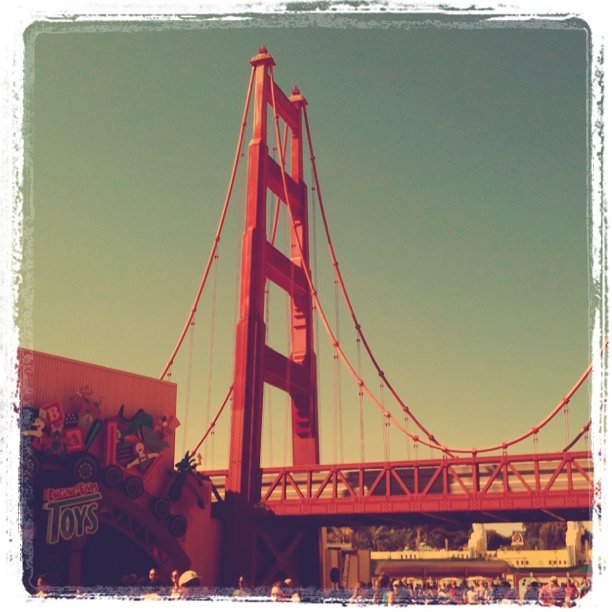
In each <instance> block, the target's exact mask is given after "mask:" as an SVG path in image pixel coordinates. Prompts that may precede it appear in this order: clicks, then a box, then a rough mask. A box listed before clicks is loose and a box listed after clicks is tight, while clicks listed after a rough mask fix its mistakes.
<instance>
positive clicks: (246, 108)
mask: <svg viewBox="0 0 612 612" xmlns="http://www.w3.org/2000/svg"><path fill="white" fill-rule="evenodd" d="M254 74H255V68H254V67H252V68H251V75H250V77H249V85H248V89H247V96H246V101H245V104H244V111H243V113H242V122H241V124H240V134H239V136H238V144H237V145H236V153H235V155H234V164H233V167H232V174H231V176H230V181H229V185H228V187H227V193H226V195H225V202H224V204H223V209H222V211H221V218H220V219H219V225H218V226H217V232H216V234H215V238H214V240H213V245H212V248H211V250H210V255H209V256H208V261H207V262H206V267H205V268H204V273H203V274H202V280H201V281H200V286H199V287H198V291H197V293H196V297H195V300H194V301H193V305H192V306H191V310H190V312H189V315H188V317H187V321H186V322H185V325H184V327H183V331H182V332H181V335H180V336H179V339H178V342H177V343H176V346H175V347H174V350H173V351H172V354H171V355H170V359H168V362H167V363H166V366H165V367H164V369H163V370H162V373H161V374H160V375H159V378H160V380H163V379H164V378H165V377H166V374H167V373H168V370H169V369H170V368H171V367H172V364H173V363H174V359H175V357H176V355H177V353H178V351H179V349H180V348H181V345H182V344H183V340H184V339H185V335H186V334H187V330H188V329H189V327H190V325H191V321H192V320H193V318H194V316H195V313H196V311H197V310H198V304H199V303H200V297H201V296H202V291H204V286H205V285H206V280H207V279H208V274H209V272H210V268H211V266H212V263H213V261H214V258H215V255H216V254H217V249H218V248H219V242H220V240H221V233H222V231H223V226H224V225H225V218H226V216H227V210H228V208H229V203H230V200H231V197H232V191H233V189H234V181H235V180H236V171H237V169H238V161H239V159H240V150H241V149H242V140H243V138H244V131H245V128H246V118H247V114H248V112H249V105H250V103H251V91H252V89H253V76H254Z"/></svg>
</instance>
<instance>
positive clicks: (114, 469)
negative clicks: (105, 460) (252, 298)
mask: <svg viewBox="0 0 612 612" xmlns="http://www.w3.org/2000/svg"><path fill="white" fill-rule="evenodd" d="M102 480H103V482H104V484H105V485H106V486H107V487H112V488H114V487H118V486H119V485H120V484H121V481H122V480H123V474H122V472H121V468H120V467H119V466H117V465H109V466H108V467H107V468H106V469H105V470H104V474H103V476H102Z"/></svg>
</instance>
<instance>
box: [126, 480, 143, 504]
mask: <svg viewBox="0 0 612 612" xmlns="http://www.w3.org/2000/svg"><path fill="white" fill-rule="evenodd" d="M124 487H125V494H126V495H127V496H128V497H129V498H130V499H136V498H137V497H140V496H141V495H142V494H143V493H144V485H143V484H142V480H141V479H140V478H138V476H130V477H129V478H128V479H127V480H126V481H125V485H124Z"/></svg>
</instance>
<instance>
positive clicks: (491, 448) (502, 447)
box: [270, 68, 608, 455]
mask: <svg viewBox="0 0 612 612" xmlns="http://www.w3.org/2000/svg"><path fill="white" fill-rule="evenodd" d="M270 77H271V78H270V80H271V99H272V106H273V109H274V114H275V128H276V138H277V142H279V141H280V132H279V126H278V116H277V115H276V99H275V94H274V77H273V71H272V68H270ZM304 119H305V124H306V131H307V133H308V140H309V143H311V138H310V129H309V125H308V119H307V114H306V112H304ZM311 153H312V148H311ZM312 157H313V158H314V154H312ZM281 161H282V164H281V167H282V168H284V159H282V160H281ZM314 176H315V182H316V184H317V186H318V182H319V181H318V175H317V174H316V169H315V172H314ZM281 179H282V184H283V190H284V195H285V199H286V201H287V202H289V190H288V187H287V180H286V176H285V172H284V171H283V172H281ZM287 210H288V211H289V214H290V217H291V227H292V230H293V232H294V236H295V240H296V244H297V245H298V247H299V249H300V252H301V255H302V262H304V261H305V258H304V249H303V245H302V244H301V240H300V237H299V233H298V231H297V226H296V223H295V220H294V219H293V215H292V214H291V207H290V206H287ZM324 224H325V226H326V232H327V233H328V227H327V223H326V219H325V218H324ZM328 235H329V234H328ZM329 246H330V248H331V244H330V245H329ZM333 261H334V267H337V266H338V262H337V260H336V258H335V256H334V257H333ZM302 267H303V270H304V274H305V278H306V281H307V283H308V286H309V290H310V292H311V295H312V299H313V303H314V305H315V307H316V309H317V311H318V313H319V316H320V318H321V322H322V323H323V326H324V327H325V330H326V332H327V334H328V336H329V338H330V340H331V341H332V344H333V346H334V349H335V351H336V352H337V354H338V356H339V357H340V358H341V359H342V361H343V362H344V364H345V366H346V367H347V369H348V370H349V372H350V373H351V375H352V376H353V378H354V379H355V381H356V382H357V384H358V385H359V386H360V387H362V388H363V389H364V390H365V392H366V394H367V395H368V397H369V398H370V399H371V400H372V401H373V403H374V404H375V405H376V406H377V408H378V409H379V410H380V411H381V413H382V414H384V415H385V416H386V417H387V418H388V419H389V421H390V422H391V423H393V424H394V425H395V427H397V428H398V429H400V430H401V431H403V432H404V433H405V434H406V435H409V436H411V437H412V439H413V440H414V442H415V443H419V444H422V445H424V446H427V447H429V448H432V449H438V450H440V451H442V452H443V453H444V454H445V455H450V454H453V453H457V454H472V455H476V454H478V453H487V452H492V451H496V450H502V451H503V452H507V449H508V447H510V446H513V445H515V444H518V443H519V442H522V441H523V440H525V439H526V438H527V437H529V436H530V435H533V434H534V433H537V432H538V431H539V430H540V429H541V428H542V427H543V426H544V425H546V424H547V423H548V422H549V421H550V420H551V419H552V418H553V417H554V416H556V414H558V413H559V411H560V410H561V409H562V408H563V407H564V406H565V405H566V404H567V403H568V402H569V401H570V399H571V398H572V396H573V395H574V394H575V393H576V391H577V390H578V389H579V388H580V387H581V386H582V384H583V383H584V381H585V380H586V378H587V377H588V376H589V374H590V373H591V371H592V367H593V366H592V364H591V365H590V366H589V367H588V368H587V370H585V372H584V373H583V375H582V376H581V377H580V378H579V379H578V381H577V382H576V384H575V385H574V386H573V387H572V389H571V390H570V392H569V393H568V394H567V395H566V396H565V397H564V398H563V399H562V400H561V402H560V403H559V404H558V405H557V406H556V407H555V408H554V409H553V410H552V411H551V412H550V413H549V415H548V416H547V417H546V418H545V419H543V421H542V422H541V423H539V424H538V425H537V426H536V427H533V428H532V429H530V430H529V431H527V432H525V433H524V434H522V435H520V436H517V437H516V438H514V439H512V440H510V441H508V442H502V443H501V444H496V445H492V446H488V447H481V448H470V449H465V448H449V447H447V446H442V445H440V444H439V443H438V442H437V441H436V440H435V437H434V436H433V435H432V434H427V435H428V440H423V439H421V438H420V437H419V436H418V435H416V434H412V433H411V432H410V431H408V430H407V429H406V428H405V427H404V426H403V425H402V424H401V423H399V422H398V421H397V420H396V419H395V417H393V415H391V413H390V412H389V411H388V410H385V408H384V407H383V406H381V404H380V402H379V401H378V400H377V398H376V397H375V396H374V394H373V393H372V391H371V390H370V389H369V388H368V386H367V385H365V383H364V381H363V380H362V379H360V378H359V376H358V375H357V372H356V371H355V369H354V367H353V366H352V364H351V363H350V361H349V360H348V358H347V357H346V355H345V353H344V351H343V350H342V348H341V346H340V343H339V342H338V340H337V339H336V337H335V336H334V333H333V331H332V329H331V327H330V324H329V321H328V320H327V317H326V316H325V313H324V311H323V308H322V305H321V302H320V300H319V297H318V295H317V291H316V289H315V287H314V285H313V282H312V277H311V275H310V271H309V270H308V267H307V266H305V265H303V266H302ZM354 321H355V324H356V325H357V326H359V323H358V322H357V320H356V319H354ZM357 331H358V332H359V333H360V337H361V338H362V341H364V346H366V347H367V343H366V342H365V339H364V338H363V336H361V329H360V327H357ZM607 345H608V342H607V341H606V344H605V346H604V348H603V349H602V351H603V350H605V348H606V347H607ZM372 358H373V356H372ZM375 363H377V362H375ZM379 375H380V376H381V377H384V372H382V370H380V368H379ZM385 380H386V379H385ZM387 382H388V381H387ZM388 388H389V389H390V391H392V389H391V388H390V387H388ZM392 393H393V395H394V397H396V399H397V400H398V401H399V402H400V404H402V405H403V406H405V404H403V402H401V399H399V396H397V395H396V393H394V392H393V391H392ZM406 409H407V406H406ZM410 414H411V418H412V419H413V420H414V422H415V424H417V425H419V427H420V428H421V431H423V432H424V433H426V432H427V430H426V429H425V428H424V427H423V426H422V425H420V423H418V421H417V420H416V418H415V417H414V415H412V413H410Z"/></svg>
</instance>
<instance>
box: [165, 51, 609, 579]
mask: <svg viewBox="0 0 612 612" xmlns="http://www.w3.org/2000/svg"><path fill="white" fill-rule="evenodd" d="M274 64H275V63H274V60H273V59H272V57H271V56H270V54H269V53H268V52H267V50H266V49H265V48H261V49H260V51H259V53H258V54H257V55H256V56H255V57H253V58H252V59H251V74H250V80H249V84H248V89H247V96H246V101H245V105H244V112H243V116H242V121H241V129H240V134H239V137H238V144H237V148H236V154H235V157H234V163H233V167H232V173H231V178H230V181H229V186H228V189H227V194H226V197H225V202H224V204H223V208H222V212H221V216H220V220H219V224H218V228H217V232H216V235H215V237H214V240H213V245H212V248H211V251H210V255H209V258H208V261H207V264H206V267H205V270H204V273H203V276H202V280H201V282H200V285H199V288H198V290H197V293H196V297H195V300H194V302H193V305H192V307H191V309H190V312H189V315H188V317H187V320H186V322H185V325H184V327H183V330H182V332H181V334H180V336H179V339H178V341H177V343H176V346H175V348H174V350H173V351H172V353H171V355H170V358H169V359H168V362H167V363H166V365H165V367H164V368H163V371H162V372H161V376H160V378H162V379H163V378H166V377H167V376H169V375H170V373H171V370H172V367H173V365H174V363H175V360H176V358H177V355H178V354H179V351H181V348H182V347H183V346H184V344H185V340H186V338H187V337H188V332H189V330H190V329H191V328H192V327H193V325H194V319H195V315H196V312H197V311H198V306H199V303H200V299H201V296H202V294H203V291H204V289H205V287H206V285H207V282H208V281H209V277H210V276H211V269H212V268H213V265H214V263H215V262H216V260H217V257H218V249H219V243H220V241H221V237H222V234H223V229H224V224H225V220H226V217H227V213H228V208H229V205H230V201H231V199H232V193H233V189H234V185H235V182H236V176H237V169H238V165H239V162H240V160H241V158H242V156H241V150H242V145H243V141H244V137H245V131H246V126H247V119H248V116H249V109H250V108H251V106H252V138H251V140H250V143H249V144H248V161H247V168H246V176H247V179H246V181H247V187H246V202H245V204H246V207H245V225H244V233H243V236H242V258H241V273H240V298H239V312H238V322H237V325H236V334H235V356H234V375H233V381H231V383H230V384H229V389H228V391H227V394H226V396H225V398H224V401H223V402H222V403H221V405H220V406H219V409H218V411H217V414H216V415H215V417H214V418H213V419H212V422H211V424H210V426H209V427H208V429H207V431H206V432H205V433H204V435H203V437H202V439H201V440H200V442H199V443H198V444H197V445H196V446H195V447H194V448H193V449H191V451H190V454H191V456H195V455H196V454H197V453H198V451H199V449H200V447H201V445H202V444H204V443H205V441H206V440H207V439H209V436H210V434H211V432H213V431H214V427H215V425H216V423H217V420H218V419H219V417H220V415H221V414H222V413H223V411H224V410H226V411H231V435H230V442H229V466H228V468H227V469H226V470H215V471H210V470H206V474H207V475H208V476H209V477H210V478H211V479H212V481H213V482H214V483H215V484H216V486H217V489H218V490H219V493H220V499H223V500H224V504H219V506H221V505H223V506H224V510H223V514H224V517H225V520H226V521H227V523H228V525H230V528H229V529H228V533H229V535H228V542H229V545H228V546H226V547H225V548H226V549H228V550H234V551H235V550H236V547H239V548H240V549H242V550H243V552H244V554H241V555H237V554H236V553H235V552H234V553H233V555H231V558H230V556H229V555H228V557H227V558H226V560H225V562H224V571H225V572H226V575H227V576H228V577H230V578H229V580H233V578H234V576H235V575H236V574H239V573H244V574H247V575H251V576H253V575H257V574H259V575H260V578H259V579H262V578H261V576H263V575H264V574H265V572H264V573H263V574H262V573H261V572H259V571H255V569H254V567H255V565H257V564H258V563H259V562H260V560H258V559H257V557H258V555H259V553H258V552H257V550H258V548H257V547H258V543H257V536H256V535H254V534H256V533H259V534H260V535H261V534H263V535H261V538H260V541H261V539H262V538H263V540H264V541H266V542H267V548H268V549H269V550H271V551H272V552H274V553H275V554H276V556H277V557H278V556H279V555H278V553H279V550H281V548H283V547H284V549H285V551H290V552H291V554H298V552H297V551H298V549H299V547H298V546H297V544H295V542H296V538H298V536H296V535H295V534H299V538H298V539H301V540H302V541H304V540H305V538H303V532H304V529H307V528H309V527H310V526H312V525H319V524H327V525H330V524H348V523H370V524H376V523H382V522H387V521H396V520H405V521H416V522H427V521H436V520H437V521H440V520H443V521H449V522H451V523H455V522H456V523H459V522H465V521H470V522H471V521H476V522H500V521H529V520H583V519H588V518H589V517H590V515H591V512H592V509H593V505H594V490H595V478H594V473H593V461H592V454H591V452H590V449H589V442H588V435H589V430H590V426H591V422H590V421H588V422H587V423H585V424H584V425H583V426H582V427H581V428H580V429H579V431H575V432H569V431H566V439H565V441H564V442H563V443H561V444H559V448H560V450H559V451H558V452H547V453H540V452H538V449H537V440H538V437H539V436H540V435H541V434H542V432H543V431H544V430H545V429H546V428H547V427H549V426H550V423H551V422H552V421H553V420H555V418H557V420H558V419H564V420H565V422H566V423H567V422H568V414H569V410H570V407H571V400H572V398H573V397H574V395H575V394H576V393H577V391H578V390H579V389H580V388H581V387H582V386H583V385H584V384H585V381H587V379H588V377H589V375H590V373H591V370H592V366H589V367H588V368H587V369H586V370H585V372H584V373H583V374H582V375H581V376H580V377H579V378H578V380H577V381H576V382H575V384H574V385H573V386H572V387H571V388H570V389H569V391H568V392H567V394H566V395H565V396H564V397H563V398H562V399H561V401H560V402H559V403H558V404H557V405H556V406H555V407H554V408H553V409H552V410H550V411H549V412H548V414H546V415H545V416H544V417H543V418H539V419H537V422H536V423H535V424H534V425H533V426H532V427H530V428H528V429H527V430H526V431H524V432H522V433H520V434H519V435H516V436H514V437H513V438H512V439H509V440H504V441H500V442H499V443H497V444H489V445H487V446H483V447H477V446H475V447H473V448H460V447H453V446H450V445H446V444H444V441H443V440H439V439H438V437H437V436H436V435H435V433H434V432H433V431H431V430H430V429H429V428H428V427H427V426H426V424H425V423H424V422H423V420H422V419H419V418H417V415H416V414H415V413H414V411H413V410H412V409H411V408H410V407H409V405H408V403H406V402H405V401H403V399H402V398H401V397H400V394H399V393H398V391H397V390H396V387H395V386H394V385H393V383H392V381H391V380H390V379H389V377H388V376H387V375H386V374H385V372H384V370H383V368H382V365H381V363H380V362H379V360H378V359H377V357H376V355H375V354H374V351H373V349H372V347H371V344H370V343H369V341H368V338H367V336H366V334H365V331H364V329H363V327H362V325H361V324H360V321H359V319H358V317H357V315H356V311H355V308H354V306H353V303H352V301H351V299H350V297H349V293H348V290H347V287H346V284H345V281H344V278H343V275H342V272H341V269H340V265H339V263H338V259H337V257H336V251H335V248H334V245H333V242H332V236H331V232H330V227H329V224H328V221H327V217H326V213H325V206H324V201H323V197H322V191H321V186H320V182H319V174H318V171H317V164H316V156H315V152H314V147H313V141H312V135H311V130H310V125H309V121H308V112H307V103H306V100H305V98H304V97H303V96H302V94H301V92H300V91H299V90H298V89H297V88H294V89H293V91H292V93H291V95H290V96H287V95H286V94H285V93H284V92H283V91H282V90H281V89H280V88H279V86H278V85H277V84H276V82H275V80H274ZM270 145H271V146H272V150H273V151H275V152H276V156H275V157H276V158H275V157H274V156H273V155H271V154H270ZM305 157H307V159H308V161H309V162H310V172H311V175H312V185H311V186H310V189H309V186H307V184H306V182H305V178H304V167H305V161H304V160H305ZM309 191H311V192H312V193H313V194H314V195H315V203H316V207H317V209H318V213H319V214H320V218H321V220H322V224H323V228H324V233H325V239H326V242H327V247H328V250H329V255H330V258H331V264H332V268H333V272H334V275H335V285H336V287H337V289H338V292H339V293H338V295H339V296H340V297H341V299H342V300H343V302H344V305H345V307H346V309H347V311H348V314H349V316H350V319H351V320H352V324H353V325H354V329H355V333H356V336H357V347H358V349H359V351H360V352H359V358H358V363H356V364H355V363H354V360H352V359H351V358H350V357H349V355H348V352H347V351H346V350H345V347H344V346H343V344H342V343H341V341H340V337H339V333H338V329H337V325H336V326H334V323H333V321H332V320H331V319H330V318H329V317H328V314H327V313H326V311H325V309H324V308H323V305H322V302H321V300H320V297H319V294H318V293H317V287H316V284H315V281H314V275H313V273H312V271H311V261H310V228H309V208H308V207H309V199H308V194H309ZM269 193H271V194H273V197H274V198H275V208H274V213H273V216H272V219H268V218H267V213H268V210H267V198H268V194H269ZM283 206H284V210H285V215H286V216H285V218H286V219H287V220H288V224H289V230H290V236H291V241H290V246H289V248H288V250H287V253H285V252H283V251H282V250H281V249H280V248H279V247H278V246H277V245H276V244H275V239H276V235H277V230H278V227H279V219H280V218H281V217H280V214H279V213H280V211H281V210H282V207H283ZM268 221H271V223H268ZM269 283H272V284H274V285H275V286H276V287H277V288H278V289H280V290H281V291H283V292H284V293H285V294H286V295H287V297H288V303H289V308H288V315H287V316H288V320H289V333H288V344H289V350H288V352H287V354H281V353H280V352H279V351H277V350H275V349H273V348H272V347H271V346H270V345H269V343H268V341H267V340H268V338H267V328H268V326H269V323H270V321H269V317H270V309H269V303H268V299H267V298H268V295H269ZM338 307H339V300H337V302H336V309H338ZM315 316H316V317H318V320H319V322H320V325H321V327H322V328H323V330H324V332H325V334H326V336H327V338H328V340H329V343H330V346H331V347H332V350H333V352H334V362H335V364H336V366H337V368H340V367H341V366H343V367H344V368H345V370H346V372H348V374H349V375H350V377H351V378H352V379H353V381H354V384H355V387H356V389H357V395H358V398H359V408H360V412H359V415H360V416H359V425H360V427H359V433H360V440H359V444H360V446H361V461H360V462H358V463H351V464H337V465H321V464H320V458H319V415H318V410H319V405H318V390H317V356H316V353H315V332H314V319H315ZM190 350H191V348H190ZM604 350H605V347H604ZM362 352H363V354H364V357H365V358H367V360H368V361H369V363H370V364H371V367H372V368H373V372H374V373H375V376H376V378H377V380H376V385H377V386H378V391H374V390H373V385H371V384H369V383H368V382H367V381H366V380H365V377H363V376H362V367H361V355H362ZM265 385H270V386H272V387H275V388H276V389H278V390H280V391H281V392H283V393H285V394H287V395H288V397H289V400H290V418H291V448H292V462H291V465H290V466H284V467H265V468H262V465H261V451H262V415H263V412H264V386H265ZM384 394H386V395H387V397H390V398H391V400H388V401H387V402H386V403H385V401H384ZM366 401H368V402H370V403H371V405H373V406H374V407H375V408H376V409H377V410H378V411H379V412H380V414H381V419H382V421H383V427H384V431H385V432H389V431H390V429H391V428H395V429H397V430H398V431H400V432H402V434H403V435H404V436H405V437H406V439H407V444H408V446H409V447H410V445H412V446H413V447H414V448H415V449H418V448H424V449H430V450H429V451H428V452H431V454H432V458H429V459H416V458H415V459H412V460H405V461H393V462H392V461H390V460H389V457H388V455H387V453H386V456H385V461H381V462H376V463H375V462H367V461H365V456H364V451H363V440H364V438H365V437H366V431H365V430H364V420H363V410H364V403H365V402H366ZM390 401H392V402H393V406H392V407H390V406H389V403H390ZM398 414H399V415H400V416H397V415H398ZM387 435H388V433H387ZM529 439H532V440H533V442H534V446H533V452H530V453H525V452H524V450H520V451H518V450H517V449H519V448H521V449H522V448H523V447H520V446H519V445H520V444H521V443H523V442H525V441H528V440H529ZM584 440H586V442H585V446H586V450H579V449H578V447H577V444H578V442H579V441H584ZM434 453H437V454H439V455H440V457H439V458H437V459H435V458H433V454H434ZM290 517H299V518H300V520H301V523H300V525H301V526H298V524H297V523H295V522H293V523H292V522H286V523H284V525H285V527H283V529H284V530H285V531H286V530H287V529H289V531H291V532H292V533H293V534H294V537H289V538H286V537H285V538H280V540H284V544H283V545H282V546H281V544H279V543H278V542H279V541H280V540H279V539H278V538H277V540H275V541H276V543H275V544H272V543H271V542H272V540H273V539H274V538H273V537H272V536H271V535H270V534H271V533H272V532H273V531H274V529H275V527H272V526H271V525H272V523H270V521H271V520H272V521H273V520H276V521H277V523H276V524H277V525H280V524H281V522H282V519H283V518H284V519H289V518H290ZM287 526H289V527H287ZM279 547H280V548H279ZM287 555H289V552H287ZM259 556H261V555H259ZM281 557H282V555H281Z"/></svg>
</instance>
